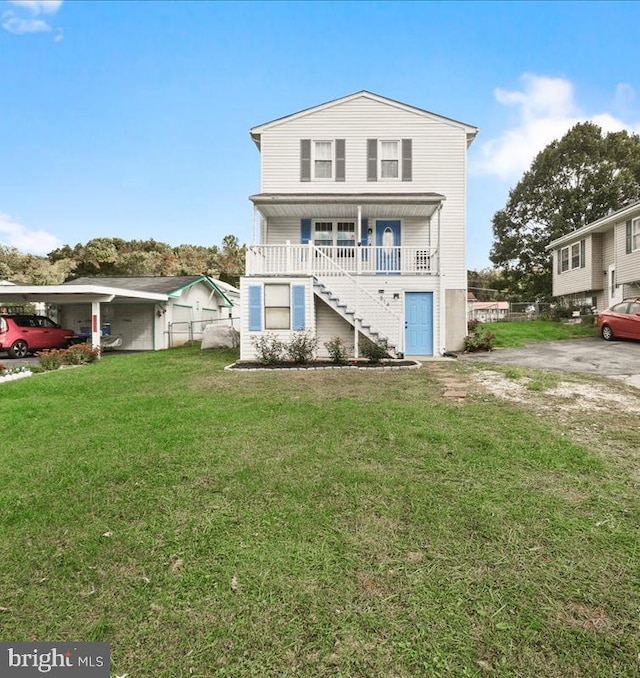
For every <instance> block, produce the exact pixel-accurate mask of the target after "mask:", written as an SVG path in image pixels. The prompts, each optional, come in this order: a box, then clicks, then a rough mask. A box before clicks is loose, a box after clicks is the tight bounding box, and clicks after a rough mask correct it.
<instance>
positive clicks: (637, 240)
mask: <svg viewBox="0 0 640 678" xmlns="http://www.w3.org/2000/svg"><path fill="white" fill-rule="evenodd" d="M636 250H640V218H638V219H634V220H633V221H632V222H631V251H632V252H635V251H636Z"/></svg>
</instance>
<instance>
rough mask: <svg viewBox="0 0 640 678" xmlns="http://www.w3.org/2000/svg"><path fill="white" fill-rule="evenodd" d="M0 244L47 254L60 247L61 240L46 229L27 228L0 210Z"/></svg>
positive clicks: (24, 250)
mask: <svg viewBox="0 0 640 678" xmlns="http://www.w3.org/2000/svg"><path fill="white" fill-rule="evenodd" d="M0 244H3V245H8V246H9V247H17V248H18V249H19V250H20V251H21V252H30V253H32V254H47V253H48V252H51V250H54V249H56V247H60V246H61V245H62V241H60V240H58V238H56V236H55V235H52V234H51V233H47V231H43V230H41V229H39V230H32V229H29V228H27V227H26V226H23V225H22V224H20V223H18V222H17V221H15V220H14V219H13V218H12V217H10V216H9V215H8V214H3V213H2V212H0Z"/></svg>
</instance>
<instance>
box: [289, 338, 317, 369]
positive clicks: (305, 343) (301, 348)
mask: <svg viewBox="0 0 640 678" xmlns="http://www.w3.org/2000/svg"><path fill="white" fill-rule="evenodd" d="M317 348H318V340H317V339H316V338H315V337H314V336H313V335H312V334H311V333H310V332H296V333H295V334H294V335H293V336H292V337H291V340H290V341H289V342H288V343H286V344H285V347H284V350H285V353H286V354H287V357H288V358H289V360H291V361H292V362H294V363H298V364H300V365H305V364H306V363H308V362H311V360H313V356H314V354H315V352H316V349H317Z"/></svg>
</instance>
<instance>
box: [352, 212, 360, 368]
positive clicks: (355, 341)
mask: <svg viewBox="0 0 640 678" xmlns="http://www.w3.org/2000/svg"><path fill="white" fill-rule="evenodd" d="M358 236H359V242H358V245H359V246H360V249H356V256H357V257H358V260H357V268H358V269H359V268H360V257H361V255H362V250H361V247H362V206H361V205H358ZM359 290H360V286H359V285H358V287H356V308H355V313H354V315H353V357H354V358H355V359H356V360H357V359H358V358H359V357H360V350H359V347H358V322H359V321H358V296H359Z"/></svg>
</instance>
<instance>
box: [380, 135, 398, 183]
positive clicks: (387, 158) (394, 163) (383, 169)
mask: <svg viewBox="0 0 640 678" xmlns="http://www.w3.org/2000/svg"><path fill="white" fill-rule="evenodd" d="M399 145H400V142H399V141H381V142H380V178H381V179H397V178H398V177H399V176H400V173H399V167H400V151H399V148H398V147H399Z"/></svg>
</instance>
